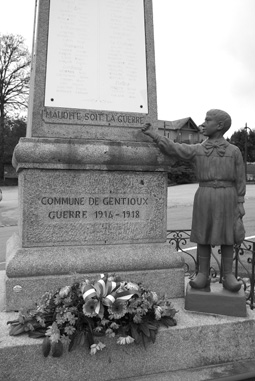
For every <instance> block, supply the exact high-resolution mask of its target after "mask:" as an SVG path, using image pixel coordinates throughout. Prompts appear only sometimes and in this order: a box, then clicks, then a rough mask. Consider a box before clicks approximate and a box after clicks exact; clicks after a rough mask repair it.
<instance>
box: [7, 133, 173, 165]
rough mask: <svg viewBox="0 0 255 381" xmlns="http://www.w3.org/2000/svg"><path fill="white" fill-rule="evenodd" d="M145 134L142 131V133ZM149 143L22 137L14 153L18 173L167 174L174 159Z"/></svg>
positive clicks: (14, 162)
mask: <svg viewBox="0 0 255 381" xmlns="http://www.w3.org/2000/svg"><path fill="white" fill-rule="evenodd" d="M140 133H141V134H142V132H140ZM147 139H148V140H149V142H148V143H141V142H114V141H111V140H109V137H108V139H107V140H105V141H102V140H86V139H68V140H67V139H48V138H21V139H20V141H19V144H18V145H17V146H16V147H15V150H14V154H13V166H14V167H15V168H16V170H17V171H20V170H21V169H27V168H40V169H49V168H52V169H80V170H81V169H93V170H96V169H99V170H127V171H155V170H156V171H157V172H158V171H167V170H168V168H169V166H171V165H172V164H173V163H174V162H175V159H174V158H169V157H167V156H165V155H163V154H162V153H161V152H160V150H159V149H158V148H157V147H156V145H155V144H154V143H152V142H151V139H149V138H147Z"/></svg>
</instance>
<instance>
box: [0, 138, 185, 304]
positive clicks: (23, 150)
mask: <svg viewBox="0 0 255 381" xmlns="http://www.w3.org/2000/svg"><path fill="white" fill-rule="evenodd" d="M82 143H83V144H81V142H80V141H79V142H77V141H74V140H72V142H71V143H70V142H69V141H66V140H64V139H40V138H30V139H26V138H24V139H21V141H20V143H19V144H18V146H17V147H16V149H15V154H14V160H13V162H14V166H15V167H16V169H17V171H18V175H19V211H20V216H19V235H18V236H13V237H12V238H11V239H10V241H9V242H8V247H7V258H6V309H7V310H18V309H20V308H22V307H27V308H28V307H33V306H34V304H35V302H36V301H37V300H38V299H39V298H40V296H41V295H42V294H43V293H44V292H46V291H49V290H55V289H56V288H58V287H61V286H63V285H66V284H70V283H72V282H74V281H77V280H81V279H84V277H86V278H95V277H96V276H98V275H99V274H100V273H106V272H108V273H117V274H120V275H122V276H123V278H125V279H127V278H128V279H130V280H133V281H138V282H139V281H142V282H143V283H144V284H145V285H146V286H147V287H149V288H150V289H153V290H155V291H157V292H158V293H160V294H164V293H166V294H167V295H168V296H169V297H182V296H183V294H184V282H183V279H184V270H183V260H182V259H181V257H180V256H179V254H178V253H174V252H173V251H172V250H171V248H170V246H169V245H167V244H166V211H167V175H166V172H165V170H166V167H167V165H168V164H169V162H167V161H166V160H167V159H165V158H164V157H163V155H162V154H160V152H159V150H158V149H157V148H156V147H155V146H154V144H147V143H144V144H141V143H129V144H124V143H114V144H112V143H109V142H108V143H106V142H101V141H94V142H91V141H90V142H85V141H84V142H82Z"/></svg>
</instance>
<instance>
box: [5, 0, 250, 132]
mask: <svg viewBox="0 0 255 381" xmlns="http://www.w3.org/2000/svg"><path fill="white" fill-rule="evenodd" d="M34 3H35V0H24V1H21V0H8V1H2V4H1V14H2V16H4V17H1V24H0V33H2V34H4V33H14V34H21V35H22V36H23V37H24V38H25V39H26V43H27V46H28V48H29V49H30V50H31V46H32V32H33V21H34ZM153 9H154V35H155V56H156V75H157V96H158V118H159V119H160V120H176V119H181V118H185V117H188V116H190V117H191V118H192V119H193V120H194V122H195V123H196V124H200V123H202V122H203V120H204V117H205V113H206V111H207V110H209V109H210V108H220V109H223V110H225V111H227V112H228V113H229V114H230V115H231V117H232V121H233V123H232V127H231V129H230V131H229V132H228V133H227V134H226V136H231V135H232V133H233V132H234V131H236V130H239V129H240V128H243V127H244V126H245V123H247V125H248V127H250V128H251V129H255V22H254V15H255V0H153Z"/></svg>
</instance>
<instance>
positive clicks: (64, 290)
mask: <svg viewBox="0 0 255 381" xmlns="http://www.w3.org/2000/svg"><path fill="white" fill-rule="evenodd" d="M70 291H71V286H64V287H62V288H61V289H60V291H59V296H60V297H61V298H65V297H66V296H68V294H69V292H70Z"/></svg>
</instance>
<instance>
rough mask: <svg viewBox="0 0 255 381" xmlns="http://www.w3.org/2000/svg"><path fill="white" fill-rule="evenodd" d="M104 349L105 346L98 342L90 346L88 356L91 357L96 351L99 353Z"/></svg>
mask: <svg viewBox="0 0 255 381" xmlns="http://www.w3.org/2000/svg"><path fill="white" fill-rule="evenodd" d="M105 347H106V345H105V344H103V343H101V341H99V342H98V343H97V344H92V345H91V346H90V354H91V355H92V356H93V355H95V354H96V353H97V351H101V350H102V349H103V348H105Z"/></svg>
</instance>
